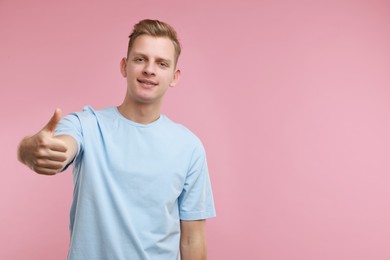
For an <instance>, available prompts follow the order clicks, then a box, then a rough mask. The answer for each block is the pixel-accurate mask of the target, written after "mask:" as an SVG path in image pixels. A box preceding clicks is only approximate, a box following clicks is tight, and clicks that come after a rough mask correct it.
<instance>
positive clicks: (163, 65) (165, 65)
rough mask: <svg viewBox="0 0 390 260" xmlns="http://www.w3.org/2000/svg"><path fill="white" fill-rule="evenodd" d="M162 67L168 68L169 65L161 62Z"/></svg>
mask: <svg viewBox="0 0 390 260" xmlns="http://www.w3.org/2000/svg"><path fill="white" fill-rule="evenodd" d="M160 66H161V67H164V68H168V64H167V63H165V62H160Z"/></svg>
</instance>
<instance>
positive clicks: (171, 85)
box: [169, 69, 181, 88]
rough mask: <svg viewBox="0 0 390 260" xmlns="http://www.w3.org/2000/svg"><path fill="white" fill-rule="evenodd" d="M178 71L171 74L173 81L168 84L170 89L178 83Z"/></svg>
mask: <svg viewBox="0 0 390 260" xmlns="http://www.w3.org/2000/svg"><path fill="white" fill-rule="evenodd" d="M180 73H181V72H180V70H179V69H178V70H176V71H175V73H174V74H173V80H172V82H171V84H169V86H170V87H171V88H173V87H174V86H176V84H177V82H178V81H179V78H180Z"/></svg>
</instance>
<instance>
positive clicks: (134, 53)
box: [133, 52, 172, 64]
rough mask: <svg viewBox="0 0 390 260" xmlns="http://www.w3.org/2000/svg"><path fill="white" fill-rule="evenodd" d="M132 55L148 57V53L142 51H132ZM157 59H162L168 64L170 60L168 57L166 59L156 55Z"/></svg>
mask: <svg viewBox="0 0 390 260" xmlns="http://www.w3.org/2000/svg"><path fill="white" fill-rule="evenodd" d="M133 56H141V57H143V58H149V57H148V55H146V54H144V53H142V52H133ZM156 60H157V61H164V62H166V63H168V64H171V63H172V61H171V60H170V59H167V58H162V57H157V58H156Z"/></svg>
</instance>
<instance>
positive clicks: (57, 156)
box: [45, 150, 67, 162]
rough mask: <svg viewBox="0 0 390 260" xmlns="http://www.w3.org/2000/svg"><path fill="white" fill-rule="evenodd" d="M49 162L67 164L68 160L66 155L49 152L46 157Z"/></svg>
mask: <svg viewBox="0 0 390 260" xmlns="http://www.w3.org/2000/svg"><path fill="white" fill-rule="evenodd" d="M45 157H46V158H47V159H48V160H51V161H54V162H65V161H66V159H67V156H66V153H64V152H57V151H52V150H49V151H47V155H46V156H45Z"/></svg>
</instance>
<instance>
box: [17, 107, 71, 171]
mask: <svg viewBox="0 0 390 260" xmlns="http://www.w3.org/2000/svg"><path fill="white" fill-rule="evenodd" d="M60 120H61V110H60V109H56V110H55V112H54V115H53V116H52V118H51V119H50V121H49V122H48V123H47V124H46V125H45V126H44V127H43V128H42V130H41V131H39V132H38V133H36V134H35V135H33V136H30V137H26V138H24V139H23V140H22V141H21V143H20V144H19V149H18V159H19V161H21V162H22V163H24V164H26V165H27V166H28V167H30V168H31V169H32V170H33V171H35V172H36V173H39V174H44V175H54V174H56V173H58V172H59V171H60V170H61V169H63V168H64V167H65V163H66V161H67V156H66V151H67V150H68V148H67V145H66V143H65V142H64V141H62V140H60V139H58V138H56V137H54V130H55V128H56V126H57V124H58V122H59V121H60Z"/></svg>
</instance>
